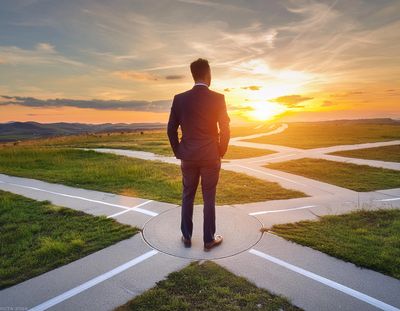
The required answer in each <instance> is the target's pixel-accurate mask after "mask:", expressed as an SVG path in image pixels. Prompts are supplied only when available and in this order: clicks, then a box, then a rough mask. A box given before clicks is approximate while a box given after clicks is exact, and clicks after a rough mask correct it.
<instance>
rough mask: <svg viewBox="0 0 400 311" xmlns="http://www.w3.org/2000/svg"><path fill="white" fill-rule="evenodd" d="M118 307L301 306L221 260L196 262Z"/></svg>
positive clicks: (192, 310) (167, 310) (207, 310)
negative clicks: (226, 266)
mask: <svg viewBox="0 0 400 311" xmlns="http://www.w3.org/2000/svg"><path fill="white" fill-rule="evenodd" d="M115 310H116V311H127V310H135V311H145V310H146V311H152V310H154V311H186V310H187V311H196V310H204V311H222V310H224V311H230V310H231V311H234V310H237V311H239V310H282V311H283V310H301V309H299V308H297V307H295V306H293V305H291V304H290V303H289V302H288V301H287V300H286V299H285V298H283V297H280V296H276V295H272V294H271V293H269V292H268V291H266V290H263V289H260V288H258V287H256V286H255V285H253V284H252V283H249V282H248V281H247V280H246V279H244V278H242V277H238V276H235V275H234V274H232V273H230V272H229V271H227V270H226V269H224V268H222V267H220V266H218V265H217V264H215V263H213V262H210V261H207V262H204V263H203V264H201V265H199V263H196V262H195V263H192V264H190V265H189V266H188V267H186V268H184V269H183V270H181V271H178V272H173V273H171V274H170V275H169V276H168V277H167V279H166V280H163V281H160V282H158V283H157V285H156V286H155V287H154V288H152V289H150V290H148V291H147V292H145V293H144V294H142V295H140V296H138V297H136V298H134V299H133V300H131V301H129V302H128V303H127V304H125V305H123V306H121V307H119V308H117V309H115Z"/></svg>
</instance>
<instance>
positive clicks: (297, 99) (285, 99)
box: [270, 95, 313, 108]
mask: <svg viewBox="0 0 400 311" xmlns="http://www.w3.org/2000/svg"><path fill="white" fill-rule="evenodd" d="M311 99H313V98H312V97H305V96H301V95H286V96H280V97H277V98H274V99H271V100H270V101H272V102H276V103H279V104H283V105H285V106H286V107H288V108H300V107H304V106H299V105H298V104H300V103H301V102H304V101H307V100H311Z"/></svg>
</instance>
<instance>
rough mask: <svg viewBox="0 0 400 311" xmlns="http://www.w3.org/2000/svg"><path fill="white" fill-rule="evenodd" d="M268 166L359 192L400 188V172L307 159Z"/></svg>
mask: <svg viewBox="0 0 400 311" xmlns="http://www.w3.org/2000/svg"><path fill="white" fill-rule="evenodd" d="M265 167H267V168H272V169H276V170H281V171H284V172H288V173H292V174H296V175H300V176H304V177H308V178H312V179H315V180H319V181H322V182H326V183H329V184H333V185H336V186H339V187H343V188H347V189H351V190H354V191H360V192H362V191H374V190H380V189H392V188H399V187H400V171H394V170H389V169H384V168H378V167H371V166H367V165H357V164H351V163H343V162H336V161H329V160H324V159H309V158H304V159H298V160H292V161H286V162H279V163H270V164H268V165H266V166H265Z"/></svg>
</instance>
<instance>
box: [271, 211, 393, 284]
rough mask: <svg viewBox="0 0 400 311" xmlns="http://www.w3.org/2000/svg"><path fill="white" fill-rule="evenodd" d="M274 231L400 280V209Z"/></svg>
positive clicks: (323, 219) (327, 218)
mask: <svg viewBox="0 0 400 311" xmlns="http://www.w3.org/2000/svg"><path fill="white" fill-rule="evenodd" d="M272 231H273V232H275V233H276V234H278V235H280V236H282V237H284V238H285V239H288V240H292V241H293V242H296V243H299V244H302V245H306V246H309V247H312V248H314V249H316V250H319V251H321V252H324V253H327V254H329V255H331V256H334V257H337V258H340V259H343V260H346V261H350V262H352V263H354V264H356V265H358V266H361V267H365V268H369V269H372V270H376V271H379V272H382V273H385V274H387V275H390V276H392V277H395V278H397V279H400V210H379V211H357V212H353V213H350V214H345V215H339V216H323V217H321V218H320V220H319V221H301V222H298V223H293V224H284V225H275V226H273V228H272Z"/></svg>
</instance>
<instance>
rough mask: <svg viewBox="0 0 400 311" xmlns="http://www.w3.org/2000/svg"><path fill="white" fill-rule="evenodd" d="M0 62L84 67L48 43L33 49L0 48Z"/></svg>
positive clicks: (40, 44)
mask: <svg viewBox="0 0 400 311" xmlns="http://www.w3.org/2000/svg"><path fill="white" fill-rule="evenodd" d="M0 60H1V63H2V64H10V65H19V64H30V65H42V64H56V63H58V64H63V65H72V66H84V64H83V63H81V62H79V61H76V60H73V59H71V58H69V57H66V56H63V55H62V54H60V53H59V52H57V51H56V49H55V47H54V46H53V45H51V44H50V43H46V42H42V43H38V44H37V45H36V46H35V48H34V49H32V50H27V49H21V48H19V47H16V46H0Z"/></svg>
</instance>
